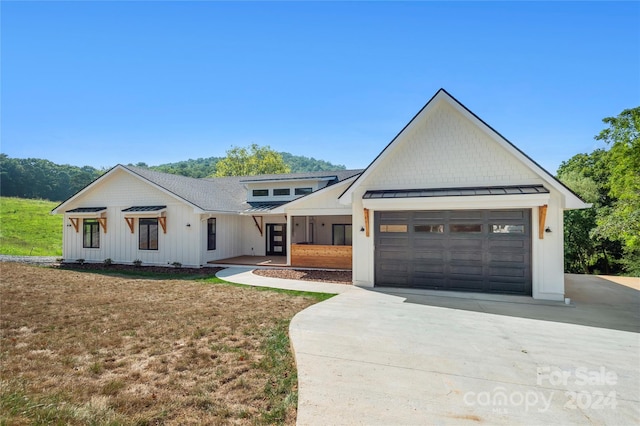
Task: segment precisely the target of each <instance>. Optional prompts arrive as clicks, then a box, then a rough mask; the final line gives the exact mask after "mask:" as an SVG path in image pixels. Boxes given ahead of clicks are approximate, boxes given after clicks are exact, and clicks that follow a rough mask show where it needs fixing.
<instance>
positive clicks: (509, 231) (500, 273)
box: [374, 209, 531, 295]
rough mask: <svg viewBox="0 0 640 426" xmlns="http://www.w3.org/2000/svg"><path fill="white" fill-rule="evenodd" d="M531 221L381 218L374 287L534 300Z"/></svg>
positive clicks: (526, 216) (514, 213)
mask: <svg viewBox="0 0 640 426" xmlns="http://www.w3.org/2000/svg"><path fill="white" fill-rule="evenodd" d="M530 219H531V212H530V210H524V209H523V210H513V209H512V210H491V211H489V210H460V211H458V210H455V211H415V212H388V213H387V212H376V213H375V217H374V220H375V223H376V227H375V234H374V238H375V285H381V286H385V285H390V286H399V287H400V286H401V287H415V288H431V289H445V290H459V291H482V292H497V293H513V294H529V295H530V294H531V232H530V231H531V229H530V222H531V220H530ZM399 231H401V232H399Z"/></svg>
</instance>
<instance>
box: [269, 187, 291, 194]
mask: <svg viewBox="0 0 640 426" xmlns="http://www.w3.org/2000/svg"><path fill="white" fill-rule="evenodd" d="M273 195H291V189H289V188H277V189H274V190H273Z"/></svg>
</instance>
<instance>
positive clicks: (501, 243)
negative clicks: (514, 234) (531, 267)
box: [488, 238, 529, 252]
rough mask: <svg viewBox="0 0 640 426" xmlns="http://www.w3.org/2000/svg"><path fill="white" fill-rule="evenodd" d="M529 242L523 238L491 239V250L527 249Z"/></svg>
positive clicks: (489, 247)
mask: <svg viewBox="0 0 640 426" xmlns="http://www.w3.org/2000/svg"><path fill="white" fill-rule="evenodd" d="M528 244H529V242H528V241H527V240H523V239H518V240H516V239H492V238H490V239H489V246H488V249H489V252H492V251H497V250H513V249H521V250H527V248H528V247H527V246H528Z"/></svg>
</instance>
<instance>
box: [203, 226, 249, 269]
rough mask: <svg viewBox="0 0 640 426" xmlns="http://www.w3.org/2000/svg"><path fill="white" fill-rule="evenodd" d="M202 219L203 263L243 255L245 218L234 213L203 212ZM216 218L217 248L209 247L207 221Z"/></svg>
mask: <svg viewBox="0 0 640 426" xmlns="http://www.w3.org/2000/svg"><path fill="white" fill-rule="evenodd" d="M201 218H202V219H201V221H200V227H201V230H200V234H201V235H202V238H201V241H200V250H201V252H202V264H203V265H204V264H206V263H207V262H211V261H215V260H221V259H228V258H230V257H236V256H241V255H243V254H244V252H243V244H242V238H241V237H240V236H241V235H242V232H243V227H244V226H245V225H244V222H245V218H243V217H240V216H237V215H232V214H203V215H202V216H201ZM209 218H215V219H216V248H215V250H208V249H207V221H208V219H209Z"/></svg>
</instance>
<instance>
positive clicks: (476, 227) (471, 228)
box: [449, 224, 482, 232]
mask: <svg viewBox="0 0 640 426" xmlns="http://www.w3.org/2000/svg"><path fill="white" fill-rule="evenodd" d="M449 230H450V231H451V232H482V225H480V224H473V225H467V224H456V225H449Z"/></svg>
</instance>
